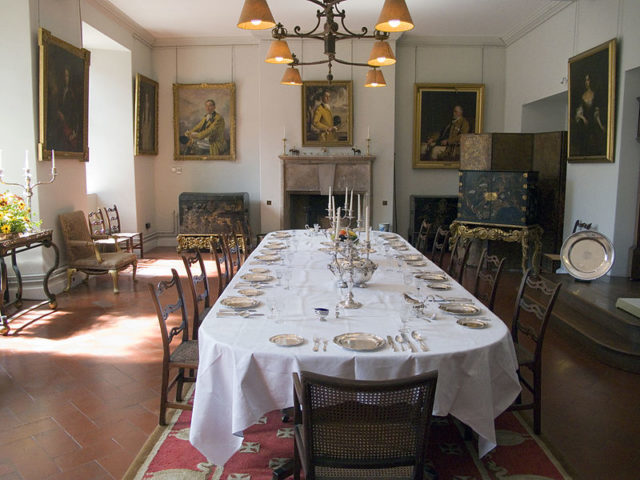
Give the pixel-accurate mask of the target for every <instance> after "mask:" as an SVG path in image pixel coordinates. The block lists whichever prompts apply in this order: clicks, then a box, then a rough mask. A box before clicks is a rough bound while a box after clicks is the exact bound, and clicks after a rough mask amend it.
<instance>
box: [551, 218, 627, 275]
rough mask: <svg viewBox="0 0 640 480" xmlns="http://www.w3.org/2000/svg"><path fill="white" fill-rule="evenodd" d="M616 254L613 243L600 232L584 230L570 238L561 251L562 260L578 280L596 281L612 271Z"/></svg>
mask: <svg viewBox="0 0 640 480" xmlns="http://www.w3.org/2000/svg"><path fill="white" fill-rule="evenodd" d="M614 257H615V253H614V251H613V245H612V244H611V241H610V240H609V239H608V238H607V237H605V236H604V235H603V234H601V233H599V232H594V231H592V230H583V231H581V232H576V233H574V234H573V235H571V236H570V237H568V238H567V239H566V240H565V241H564V243H563V244H562V248H561V249H560V260H561V261H562V265H563V266H564V268H566V269H567V271H568V272H569V274H570V275H571V276H572V277H574V278H577V279H578V280H595V279H596V278H600V277H602V276H603V275H606V273H607V272H608V271H609V270H610V269H611V267H612V265H613V260H614Z"/></svg>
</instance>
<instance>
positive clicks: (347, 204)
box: [344, 187, 349, 210]
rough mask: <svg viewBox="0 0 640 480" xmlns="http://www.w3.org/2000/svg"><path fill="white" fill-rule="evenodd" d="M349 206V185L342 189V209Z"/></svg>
mask: <svg viewBox="0 0 640 480" xmlns="http://www.w3.org/2000/svg"><path fill="white" fill-rule="evenodd" d="M348 206H349V187H347V189H346V190H345V191H344V209H345V210H346V209H347V207H348Z"/></svg>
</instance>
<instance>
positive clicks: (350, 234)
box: [332, 228, 358, 243]
mask: <svg viewBox="0 0 640 480" xmlns="http://www.w3.org/2000/svg"><path fill="white" fill-rule="evenodd" d="M332 238H333V236H332ZM338 240H340V241H341V242H344V241H345V240H351V241H352V242H353V243H358V234H357V233H356V232H354V231H353V230H346V229H344V228H343V229H342V230H339V231H338Z"/></svg>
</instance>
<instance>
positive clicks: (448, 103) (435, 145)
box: [413, 83, 484, 169]
mask: <svg viewBox="0 0 640 480" xmlns="http://www.w3.org/2000/svg"><path fill="white" fill-rule="evenodd" d="M483 97H484V85H483V84H475V83H474V84H471V83H447V84H435V83H416V84H415V87H414V106H415V110H414V122H413V125H414V127H413V168H456V169H457V168H459V167H460V135H463V134H465V133H481V132H482V106H483Z"/></svg>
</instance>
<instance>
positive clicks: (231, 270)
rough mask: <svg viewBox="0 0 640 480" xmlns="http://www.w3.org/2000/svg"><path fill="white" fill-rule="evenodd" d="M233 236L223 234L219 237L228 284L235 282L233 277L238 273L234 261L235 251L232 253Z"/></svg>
mask: <svg viewBox="0 0 640 480" xmlns="http://www.w3.org/2000/svg"><path fill="white" fill-rule="evenodd" d="M232 237H233V236H232V234H229V233H221V234H219V235H218V238H219V239H220V245H221V247H222V254H223V255H224V263H225V273H226V276H227V284H229V282H231V280H233V276H234V275H235V272H236V262H234V261H233V256H234V254H235V251H234V252H232V251H231V249H232Z"/></svg>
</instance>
